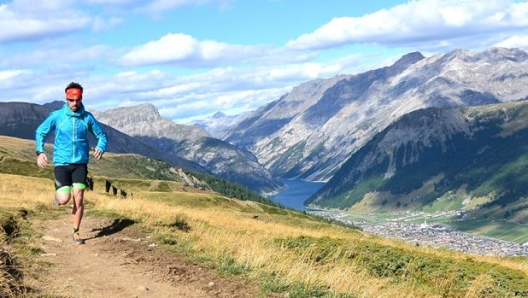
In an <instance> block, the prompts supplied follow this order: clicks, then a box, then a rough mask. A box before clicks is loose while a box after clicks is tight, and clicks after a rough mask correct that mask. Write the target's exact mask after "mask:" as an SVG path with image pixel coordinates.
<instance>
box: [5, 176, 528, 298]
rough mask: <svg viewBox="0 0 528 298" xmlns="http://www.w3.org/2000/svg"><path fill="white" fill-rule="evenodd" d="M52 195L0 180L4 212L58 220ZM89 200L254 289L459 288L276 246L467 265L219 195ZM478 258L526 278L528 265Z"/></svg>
mask: <svg viewBox="0 0 528 298" xmlns="http://www.w3.org/2000/svg"><path fill="white" fill-rule="evenodd" d="M52 195H53V185H52V181H51V180H49V179H43V178H31V177H24V176H17V175H6V174H0V209H7V210H13V209H20V208H23V209H27V210H32V211H37V213H38V214H40V216H41V217H42V216H46V214H48V215H52V214H53V210H54V209H55V207H53V206H52V205H51V200H52ZM86 199H87V202H88V205H87V206H88V207H87V212H92V213H95V212H97V213H102V214H119V215H121V216H123V217H127V218H129V219H133V220H136V221H138V222H141V223H142V224H144V225H145V226H146V227H148V228H149V229H151V231H153V233H154V234H155V235H158V236H160V237H162V236H163V237H173V238H174V239H177V242H178V245H181V246H185V247H188V251H187V253H188V254H189V255H190V256H191V255H194V256H195V257H205V258H207V259H209V260H214V261H216V262H219V263H221V260H233V261H234V264H236V267H237V268H239V269H242V270H243V269H247V270H246V271H245V273H246V274H247V275H248V278H251V279H252V280H254V281H257V280H261V281H262V282H263V284H266V283H267V284H276V285H277V286H279V285H284V286H292V285H304V286H306V287H308V288H313V289H325V291H326V293H327V294H328V293H330V294H331V293H334V294H337V293H341V294H346V295H349V296H346V297H450V295H449V294H446V293H445V290H444V289H445V288H448V287H449V286H450V284H453V283H456V282H457V281H456V280H452V279H451V280H450V279H442V280H438V288H436V289H435V288H434V287H431V286H428V287H425V286H424V285H423V284H420V283H419V282H417V281H416V280H414V281H413V280H408V281H407V280H405V279H403V280H400V281H398V282H395V281H394V280H393V279H391V278H389V277H386V278H383V277H375V276H373V275H372V274H370V273H369V272H368V270H365V268H364V267H362V266H360V265H359V264H358V263H357V260H356V259H351V258H348V257H346V255H347V252H346V251H345V248H344V246H339V245H333V246H331V248H330V249H331V253H329V255H328V257H327V258H326V259H324V261H322V262H320V261H318V260H317V259H314V257H313V256H314V254H317V250H318V249H319V247H317V246H315V245H312V246H308V247H307V248H306V249H303V250H292V249H290V248H288V247H287V246H286V245H284V243H282V244H281V242H280V241H278V239H297V238H298V237H309V238H310V239H321V238H325V237H326V238H329V239H337V240H339V241H342V242H343V243H359V244H361V243H375V244H378V245H381V246H386V247H387V248H388V249H390V248H394V249H401V250H405V251H407V252H411V253H413V252H415V253H416V254H427V255H432V256H438V257H441V258H447V259H451V260H466V259H467V258H468V256H467V255H463V254H459V253H455V252H448V251H439V250H434V249H430V248H423V247H415V246H412V245H408V244H405V243H402V242H396V241H391V240H387V239H381V238H378V237H373V236H369V235H365V234H363V233H361V232H359V231H356V230H351V229H347V228H344V227H340V226H334V225H330V224H328V223H324V222H321V221H318V220H316V219H314V218H311V217H309V216H306V215H303V214H299V213H296V212H291V211H285V210H273V212H267V211H266V210H267V208H270V207H265V206H262V205H260V204H257V203H254V202H249V201H235V200H231V199H227V198H221V197H219V196H218V195H216V194H214V193H189V192H180V193H178V192H174V193H156V192H149V191H148V190H145V191H141V192H136V193H135V195H134V199H133V200H131V199H128V200H120V199H115V198H114V197H110V196H108V195H106V194H104V193H102V192H97V190H96V191H95V192H88V193H87V195H86ZM255 215H259V219H258V220H256V219H254V216H255ZM175 221H185V223H186V224H187V225H188V226H189V227H190V229H191V230H190V231H188V232H185V231H182V230H181V229H177V228H174V226H175V225H174V223H175ZM472 258H473V259H474V260H475V261H478V262H487V263H490V264H499V265H501V266H505V267H508V268H512V269H517V270H520V271H522V272H523V273H524V274H528V263H527V262H526V261H518V260H505V259H502V258H492V257H478V256H474V257H472ZM264 277H266V278H264ZM263 278H264V279H263ZM490 287H493V280H492V279H491V277H490V276H487V275H481V276H478V277H477V278H476V279H475V280H474V281H473V282H472V283H471V284H470V285H469V287H468V288H467V290H466V291H465V292H464V293H463V295H460V294H457V296H456V297H468V298H471V297H482V293H483V291H485V290H486V289H489V288H490ZM330 294H328V295H330ZM297 297H302V295H301V296H297ZM313 297H323V296H317V295H313ZM324 297H327V296H324ZM453 297H455V296H453ZM489 297H492V296H489Z"/></svg>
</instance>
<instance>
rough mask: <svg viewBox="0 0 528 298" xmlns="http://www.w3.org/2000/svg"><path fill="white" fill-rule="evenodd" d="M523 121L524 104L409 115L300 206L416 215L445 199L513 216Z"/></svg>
mask: <svg viewBox="0 0 528 298" xmlns="http://www.w3.org/2000/svg"><path fill="white" fill-rule="evenodd" d="M526 119H528V101H522V102H517V103H501V104H493V105H485V106H475V107H454V108H427V109H422V110H417V111H414V112H412V113H409V114H407V115H404V116H402V117H401V118H400V119H399V120H398V121H396V122H395V123H393V124H392V125H390V126H388V127H387V128H386V129H384V130H383V131H381V132H380V133H378V134H377V135H376V136H375V137H374V138H373V139H372V140H371V141H369V142H368V143H367V144H366V145H365V146H363V147H362V148H361V149H360V150H358V151H357V152H355V153H354V154H352V155H351V157H350V158H349V159H348V160H347V161H346V162H345V163H344V164H343V166H342V167H341V169H340V170H339V171H338V172H337V173H336V174H335V175H334V177H333V178H332V179H331V180H330V181H329V182H328V183H327V184H326V185H325V186H323V187H322V188H321V189H320V190H319V191H318V192H317V193H316V194H315V195H313V196H312V197H311V198H310V199H309V200H308V201H307V202H306V204H308V205H316V206H322V207H325V208H340V209H348V208H352V209H353V210H362V209H363V210H365V208H366V210H369V211H373V210H377V211H380V210H385V211H389V210H398V209H399V210H421V209H422V208H425V207H427V206H431V205H433V204H435V203H436V202H437V201H438V200H439V199H441V198H446V199H448V200H452V201H459V205H458V207H457V208H460V209H467V210H480V209H487V210H488V211H489V210H490V209H494V208H496V209H497V210H498V214H500V217H508V216H512V215H513V214H514V213H515V212H519V211H522V210H524V209H526V208H527V207H528V172H527V170H528V150H527V148H528V121H526ZM366 206H368V207H366ZM508 212H509V213H508Z"/></svg>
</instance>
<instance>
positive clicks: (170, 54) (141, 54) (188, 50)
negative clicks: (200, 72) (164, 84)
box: [120, 33, 262, 67]
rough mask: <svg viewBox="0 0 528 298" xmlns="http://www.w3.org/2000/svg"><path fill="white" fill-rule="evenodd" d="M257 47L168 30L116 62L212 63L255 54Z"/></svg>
mask: <svg viewBox="0 0 528 298" xmlns="http://www.w3.org/2000/svg"><path fill="white" fill-rule="evenodd" d="M261 48H262V47H258V46H242V45H230V44H226V43H221V42H216V41H209V40H206V41H198V40H196V39H195V38H193V37H192V36H190V35H187V34H181V33H170V34H167V35H165V36H163V37H161V38H160V39H158V40H155V41H151V42H148V43H146V44H144V45H141V46H138V47H136V48H134V49H132V50H131V51H129V52H128V53H126V54H125V55H124V56H123V57H122V58H121V59H120V63H122V64H123V65H126V66H142V65H155V64H166V63H172V64H178V65H180V66H183V67H204V66H215V65H221V64H224V63H227V62H232V61H237V60H238V61H239V62H240V61H243V60H245V59H248V58H250V57H252V56H256V55H258V54H260V53H261V52H262V50H261Z"/></svg>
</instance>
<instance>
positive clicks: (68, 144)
mask: <svg viewBox="0 0 528 298" xmlns="http://www.w3.org/2000/svg"><path fill="white" fill-rule="evenodd" d="M53 129H54V130H55V141H54V143H53V164H54V165H69V164H87V163H88V161H89V157H90V144H89V143H88V132H90V133H92V134H93V135H94V136H95V138H96V139H97V145H96V148H97V149H99V151H101V152H103V153H104V152H105V151H106V142H107V140H106V134H105V132H104V130H103V128H102V127H101V125H100V124H99V122H97V120H96V119H95V117H94V116H93V115H92V113H90V112H87V111H85V109H84V105H82V104H81V106H80V107H79V109H78V110H77V112H74V111H72V110H71V109H70V108H69V107H68V104H67V103H65V104H64V106H63V107H62V109H60V110H57V111H54V112H52V113H51V114H50V115H49V116H48V118H46V120H44V122H42V124H40V126H39V127H38V128H37V130H36V132H35V140H36V144H35V145H36V151H37V152H44V142H45V140H46V137H47V136H48V134H49V133H50V132H51V131H52V130H53Z"/></svg>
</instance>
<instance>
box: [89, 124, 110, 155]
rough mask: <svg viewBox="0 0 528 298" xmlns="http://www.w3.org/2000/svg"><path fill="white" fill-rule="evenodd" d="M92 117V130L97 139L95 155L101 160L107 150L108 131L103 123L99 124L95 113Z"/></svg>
mask: <svg viewBox="0 0 528 298" xmlns="http://www.w3.org/2000/svg"><path fill="white" fill-rule="evenodd" d="M90 118H91V119H90V120H91V121H90V124H91V125H90V130H91V132H92V134H93V135H94V136H95V138H96V139H97V145H96V146H95V150H94V157H95V159H96V160H99V159H101V157H102V156H103V153H105V152H106V144H107V138H106V133H105V132H104V130H103V127H102V126H101V124H99V122H98V121H97V120H96V119H95V117H94V116H93V115H90Z"/></svg>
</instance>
